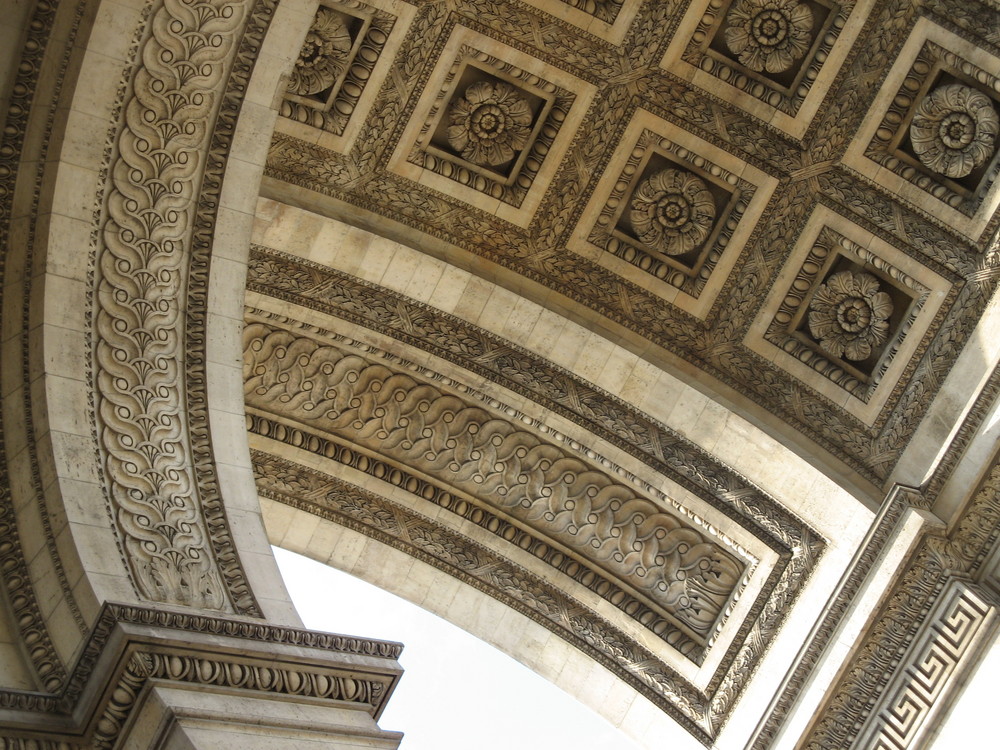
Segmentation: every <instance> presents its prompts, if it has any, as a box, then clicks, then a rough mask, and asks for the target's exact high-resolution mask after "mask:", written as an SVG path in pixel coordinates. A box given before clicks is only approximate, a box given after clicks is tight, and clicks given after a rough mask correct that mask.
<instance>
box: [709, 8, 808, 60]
mask: <svg viewBox="0 0 1000 750" xmlns="http://www.w3.org/2000/svg"><path fill="white" fill-rule="evenodd" d="M727 20H728V21H729V27H728V28H727V29H726V32H725V39H726V45H727V46H728V47H729V49H730V51H731V52H732V53H733V54H734V55H736V56H737V57H738V58H739V61H740V62H741V63H743V64H744V65H746V66H747V67H748V68H750V70H753V71H756V72H758V73H759V72H762V71H763V72H767V73H783V72H785V71H786V70H788V69H789V68H791V67H792V65H793V64H794V63H795V62H796V61H797V60H799V59H801V58H802V57H803V56H804V55H805V54H806V51H807V50H808V49H809V45H810V44H812V25H813V14H812V10H810V8H809V6H808V5H806V4H804V3H799V2H796V0H739V2H737V3H735V4H734V5H733V7H732V8H731V9H730V11H729V16H728V19H727Z"/></svg>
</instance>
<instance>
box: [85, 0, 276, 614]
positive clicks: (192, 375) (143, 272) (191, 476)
mask: <svg viewBox="0 0 1000 750" xmlns="http://www.w3.org/2000/svg"><path fill="white" fill-rule="evenodd" d="M195 5H196V6H197V9H198V12H191V10H190V8H189V7H188V5H187V4H185V3H180V2H177V1H176V0H169V1H168V2H166V3H164V4H163V5H162V6H160V7H158V8H157V9H156V10H155V11H154V13H153V15H152V17H151V19H150V23H149V29H150V34H151V36H150V37H149V38H148V39H147V40H146V42H145V45H144V47H143V49H144V50H145V53H144V56H143V57H142V64H141V65H138V66H137V67H136V69H135V71H134V72H133V74H132V81H131V82H130V84H129V88H128V90H127V93H126V101H125V103H124V106H123V108H122V112H123V123H122V125H121V130H120V132H119V133H118V136H117V150H116V153H115V160H114V161H113V163H112V165H111V168H110V171H109V174H110V176H111V180H110V183H111V185H110V188H109V191H108V194H107V197H106V209H105V212H106V219H105V222H104V225H103V227H102V231H101V239H102V241H103V247H102V248H101V249H100V250H99V252H98V257H97V264H98V267H99V279H98V282H97V294H96V295H95V300H96V301H95V307H96V311H95V314H94V321H95V322H94V329H95V334H94V338H95V344H94V348H95V360H96V372H95V374H94V379H95V384H96V390H97V398H96V411H97V421H98V428H97V429H98V433H99V436H100V441H101V444H102V447H103V448H104V450H105V451H106V455H105V459H104V471H105V478H106V481H107V482H108V488H109V490H108V493H109V496H110V498H111V511H112V513H113V514H114V516H115V524H116V528H117V530H118V533H119V535H120V540H121V545H122V549H123V552H124V557H125V559H126V563H127V565H128V566H129V567H130V570H131V572H132V574H133V580H134V583H135V585H136V587H137V589H138V591H139V592H140V593H141V595H142V596H143V597H145V598H148V599H151V600H154V601H165V602H171V603H175V604H184V605H191V606H198V607H204V608H207V609H215V610H225V611H232V610H233V609H235V610H237V611H239V612H242V613H246V614H259V609H258V608H257V605H256V603H255V602H254V601H253V596H252V594H251V593H250V591H249V589H248V587H247V584H246V581H245V577H244V575H243V572H242V570H241V568H240V564H239V561H238V559H237V557H236V555H235V552H234V551H233V546H232V539H231V537H230V534H229V530H228V526H227V524H226V520H225V515H224V512H223V510H222V503H221V499H220V498H219V489H218V483H217V479H216V477H215V468H214V466H213V465H212V461H213V457H212V450H211V445H210V441H209V437H208V432H207V409H206V406H205V357H206V354H205V350H204V344H205V341H204V309H205V306H206V304H207V278H208V267H209V259H210V252H211V249H210V248H211V241H210V239H209V238H210V236H211V233H210V231H209V230H210V228H211V227H212V226H213V224H214V211H215V210H216V208H217V205H218V193H219V189H220V186H219V183H220V180H221V174H222V170H223V169H224V167H225V163H226V154H227V150H228V147H229V139H230V138H231V135H232V129H233V128H232V125H233V123H234V122H235V119H236V117H237V115H238V112H239V106H240V101H241V95H242V92H244V91H245V88H246V80H247V78H248V77H249V72H250V70H251V69H252V65H253V60H254V55H255V52H256V50H257V49H258V48H259V42H260V39H261V38H262V37H263V34H264V31H265V30H266V27H267V23H268V22H269V20H270V14H271V13H272V12H273V8H274V3H272V2H262V3H258V4H257V5H256V6H255V7H254V12H253V13H250V12H249V7H248V6H249V5H250V3H247V2H236V1H234V2H229V3H212V2H208V1H206V2H196V3H195ZM243 30H245V32H246V33H245V35H243V36H242V38H241V35H240V33H239V32H241V31H243ZM192 69H197V70H199V71H200V75H198V76H190V75H188V74H187V72H188V71H190V70H192ZM225 82H228V85H231V86H233V87H234V88H236V89H238V90H239V91H240V92H241V93H240V95H238V96H234V97H230V98H229V99H226V100H225V102H224V103H223V99H224V97H222V96H221V91H220V89H223V84H224V83H225ZM182 103H183V104H182ZM220 105H221V106H220ZM216 128H218V130H216ZM203 152H206V153H208V152H214V153H215V154H216V156H217V158H215V159H214V160H208V164H207V167H206V159H204V158H203V156H202V153H203ZM199 191H201V195H204V196H205V197H206V201H205V202H204V203H198V198H199ZM199 227H201V229H202V231H200V232H199V231H198V229H199ZM192 230H194V232H193V236H192ZM185 288H186V293H187V299H186V305H184V307H183V308H182V307H180V306H178V305H177V303H176V297H177V295H178V293H179V292H180V291H181V290H182V289H185ZM182 310H183V311H184V312H185V313H186V317H185V315H184V314H182ZM182 404H184V405H186V407H187V408H186V409H184V408H182V407H181V405H182Z"/></svg>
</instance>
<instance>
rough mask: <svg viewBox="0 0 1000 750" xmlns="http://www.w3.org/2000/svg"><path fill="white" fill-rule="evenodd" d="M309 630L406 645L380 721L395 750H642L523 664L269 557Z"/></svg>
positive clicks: (324, 570) (313, 566) (295, 562)
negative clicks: (398, 741)
mask: <svg viewBox="0 0 1000 750" xmlns="http://www.w3.org/2000/svg"><path fill="white" fill-rule="evenodd" d="M275 555H276V557H277V559H278V565H279V566H280V567H281V572H282V575H283V576H284V578H285V582H286V584H287V585H288V590H289V593H290V594H291V596H292V600H293V601H294V602H295V606H296V608H297V609H298V611H299V614H300V615H301V617H302V619H303V621H304V622H305V624H306V626H307V627H309V628H313V629H316V630H327V631H332V632H336V633H348V634H351V635H361V636H366V637H369V638H382V639H387V640H392V641H400V642H402V643H403V644H405V647H404V649H403V655H402V657H401V658H400V663H401V664H402V665H403V669H404V670H405V671H404V674H403V677H402V680H401V681H400V684H399V687H398V688H397V689H396V692H395V693H394V694H393V696H392V698H391V699H390V700H389V705H388V708H386V710H385V713H384V714H382V718H381V719H380V720H379V726H381V727H382V728H383V729H393V730H398V731H402V732H405V734H406V736H405V737H404V738H403V743H402V745H400V750H472V749H474V750H536V748H547V750H592V749H594V750H598V749H599V750H640V748H639V746H638V745H636V744H635V743H633V742H632V741H630V740H629V739H628V738H627V737H625V735H623V734H622V733H621V732H619V731H618V730H616V729H615V728H614V727H612V726H611V724H609V723H608V722H607V721H605V720H604V719H602V718H601V717H600V716H598V715H597V714H595V713H594V712H593V711H591V710H590V709H588V708H587V707H585V706H584V705H583V704H581V703H580V702H578V701H577V700H576V699H575V698H572V697H570V696H569V695H567V694H566V693H564V692H563V691H562V690H560V689H559V688H557V687H555V686H554V685H553V684H552V683H550V682H548V681H547V680H545V679H543V678H541V677H539V676H538V675H536V674H535V673H534V672H532V671H531V670H529V669H527V668H526V667H524V666H522V665H521V664H520V663H519V662H517V661H515V660H514V659H512V658H510V657H509V656H507V655H506V654H504V653H502V652H500V651H498V650H497V649H495V648H493V647H492V646H490V645H488V644H486V643H484V642H483V641H481V640H479V639H478V638H475V637H473V636H471V635H469V634H468V633H466V632H465V631H464V630H461V629H460V628H457V627H455V626H454V625H452V624H451V623H449V622H447V621H445V620H442V619H441V618H440V617H438V616H437V615H433V614H431V613H430V612H427V611H425V610H423V609H421V608H420V607H417V606H416V605H414V604H410V603H409V602H407V601H405V600H404V599H400V598H399V597H397V596H394V595H392V594H388V593H386V592H385V591H382V590H381V589H378V588H376V587H374V586H372V585H370V584H368V583H365V582H364V581H361V580H359V579H357V578H354V577H353V576H350V575H348V574H346V573H342V572H340V571H338V570H334V569H333V568H330V567H327V566H326V565H321V564H320V563H317V562H314V561H312V560H309V559H307V558H305V557H302V556H300V555H296V554H293V553H291V552H286V551H285V550H282V549H275Z"/></svg>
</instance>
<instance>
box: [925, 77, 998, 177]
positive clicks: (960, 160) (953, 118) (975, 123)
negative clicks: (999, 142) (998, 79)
mask: <svg viewBox="0 0 1000 750" xmlns="http://www.w3.org/2000/svg"><path fill="white" fill-rule="evenodd" d="M998 130H1000V118H998V117H997V113H996V110H995V109H994V108H993V102H992V101H991V100H990V98H989V97H988V96H986V94H984V93H982V92H981V91H976V90H975V89H972V88H969V87H968V86H963V85H961V84H959V83H951V84H948V85H946V86H939V87H938V88H936V89H934V91H932V92H931V93H930V94H929V95H927V96H925V97H924V98H923V99H922V100H921V101H920V104H918V105H917V111H916V113H915V114H914V115H913V122H912V123H911V124H910V140H911V141H912V143H913V151H914V153H916V155H917V157H918V158H919V159H920V161H921V163H922V164H923V165H924V166H925V167H927V168H928V169H932V170H934V171H935V172H938V173H940V174H943V175H945V176H946V177H954V178H959V177H965V176H966V175H968V174H970V173H971V172H972V171H973V170H974V169H975V168H976V167H978V166H980V165H981V164H983V163H984V162H985V161H986V160H987V159H989V158H990V156H992V155H993V150H994V147H995V145H996V136H997V131H998Z"/></svg>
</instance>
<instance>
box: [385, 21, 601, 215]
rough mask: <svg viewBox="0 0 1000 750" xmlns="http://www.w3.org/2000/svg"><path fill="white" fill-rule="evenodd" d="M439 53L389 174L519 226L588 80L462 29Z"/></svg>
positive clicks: (567, 133)
mask: <svg viewBox="0 0 1000 750" xmlns="http://www.w3.org/2000/svg"><path fill="white" fill-rule="evenodd" d="M439 59H440V62H439V64H438V65H437V66H436V67H435V69H434V70H433V72H432V73H431V75H430V77H429V79H428V82H427V84H426V86H425V87H424V90H423V93H422V94H421V96H420V99H419V101H418V103H417V106H416V108H415V109H414V112H413V116H412V117H411V119H410V122H409V124H408V125H407V127H406V129H405V130H404V132H403V135H402V137H401V138H400V141H399V144H398V145H397V147H396V149H395V151H394V153H393V156H392V158H391V159H390V162H389V169H390V171H393V172H395V173H396V174H399V175H401V176H403V177H407V178H409V179H412V180H415V181H417V182H420V183H422V184H424V185H426V186H428V187H430V188H433V189H435V190H438V191H440V192H442V193H446V194H449V195H453V196H455V197H457V198H459V199H461V200H463V201H465V202H466V203H468V204H470V205H472V206H475V207H476V208H480V209H483V210H485V211H489V212H491V213H496V214H497V215H498V216H500V217H501V218H503V219H506V220H507V221H510V222H512V223H514V224H517V225H519V226H527V224H528V222H529V221H530V220H531V217H532V215H533V214H534V210H535V208H537V206H538V203H539V201H540V200H541V198H542V196H543V195H544V193H545V190H546V187H547V186H548V183H549V182H550V181H551V179H552V176H553V174H554V173H555V170H556V167H557V166H558V164H559V161H560V159H561V158H562V155H563V154H564V153H565V151H566V149H567V148H568V147H569V144H570V142H571V141H572V138H573V134H574V132H575V130H576V127H577V126H578V125H579V122H580V121H581V119H582V117H583V114H584V113H585V112H586V110H587V107H588V106H589V103H590V99H591V97H592V96H593V93H594V91H595V88H594V86H592V85H591V84H588V83H586V82H584V81H582V80H579V79H577V78H575V77H573V76H571V75H570V74H569V73H567V72H565V71H562V70H559V69H558V68H555V67H554V66H551V65H548V64H546V63H543V62H542V61H540V60H538V59H536V58H533V57H530V56H528V55H525V54H523V53H521V52H518V51H517V50H514V49H512V48H510V47H507V46H506V45H503V44H500V43H499V42H497V41H495V40H493V39H490V38H489V37H484V36H482V35H480V34H478V33H476V32H473V31H471V30H470V29H467V28H465V27H462V26H456V27H455V28H454V29H453V30H452V33H451V35H450V36H449V38H448V40H447V41H446V43H445V46H444V48H443V50H442V52H441V55H440V58H439Z"/></svg>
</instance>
